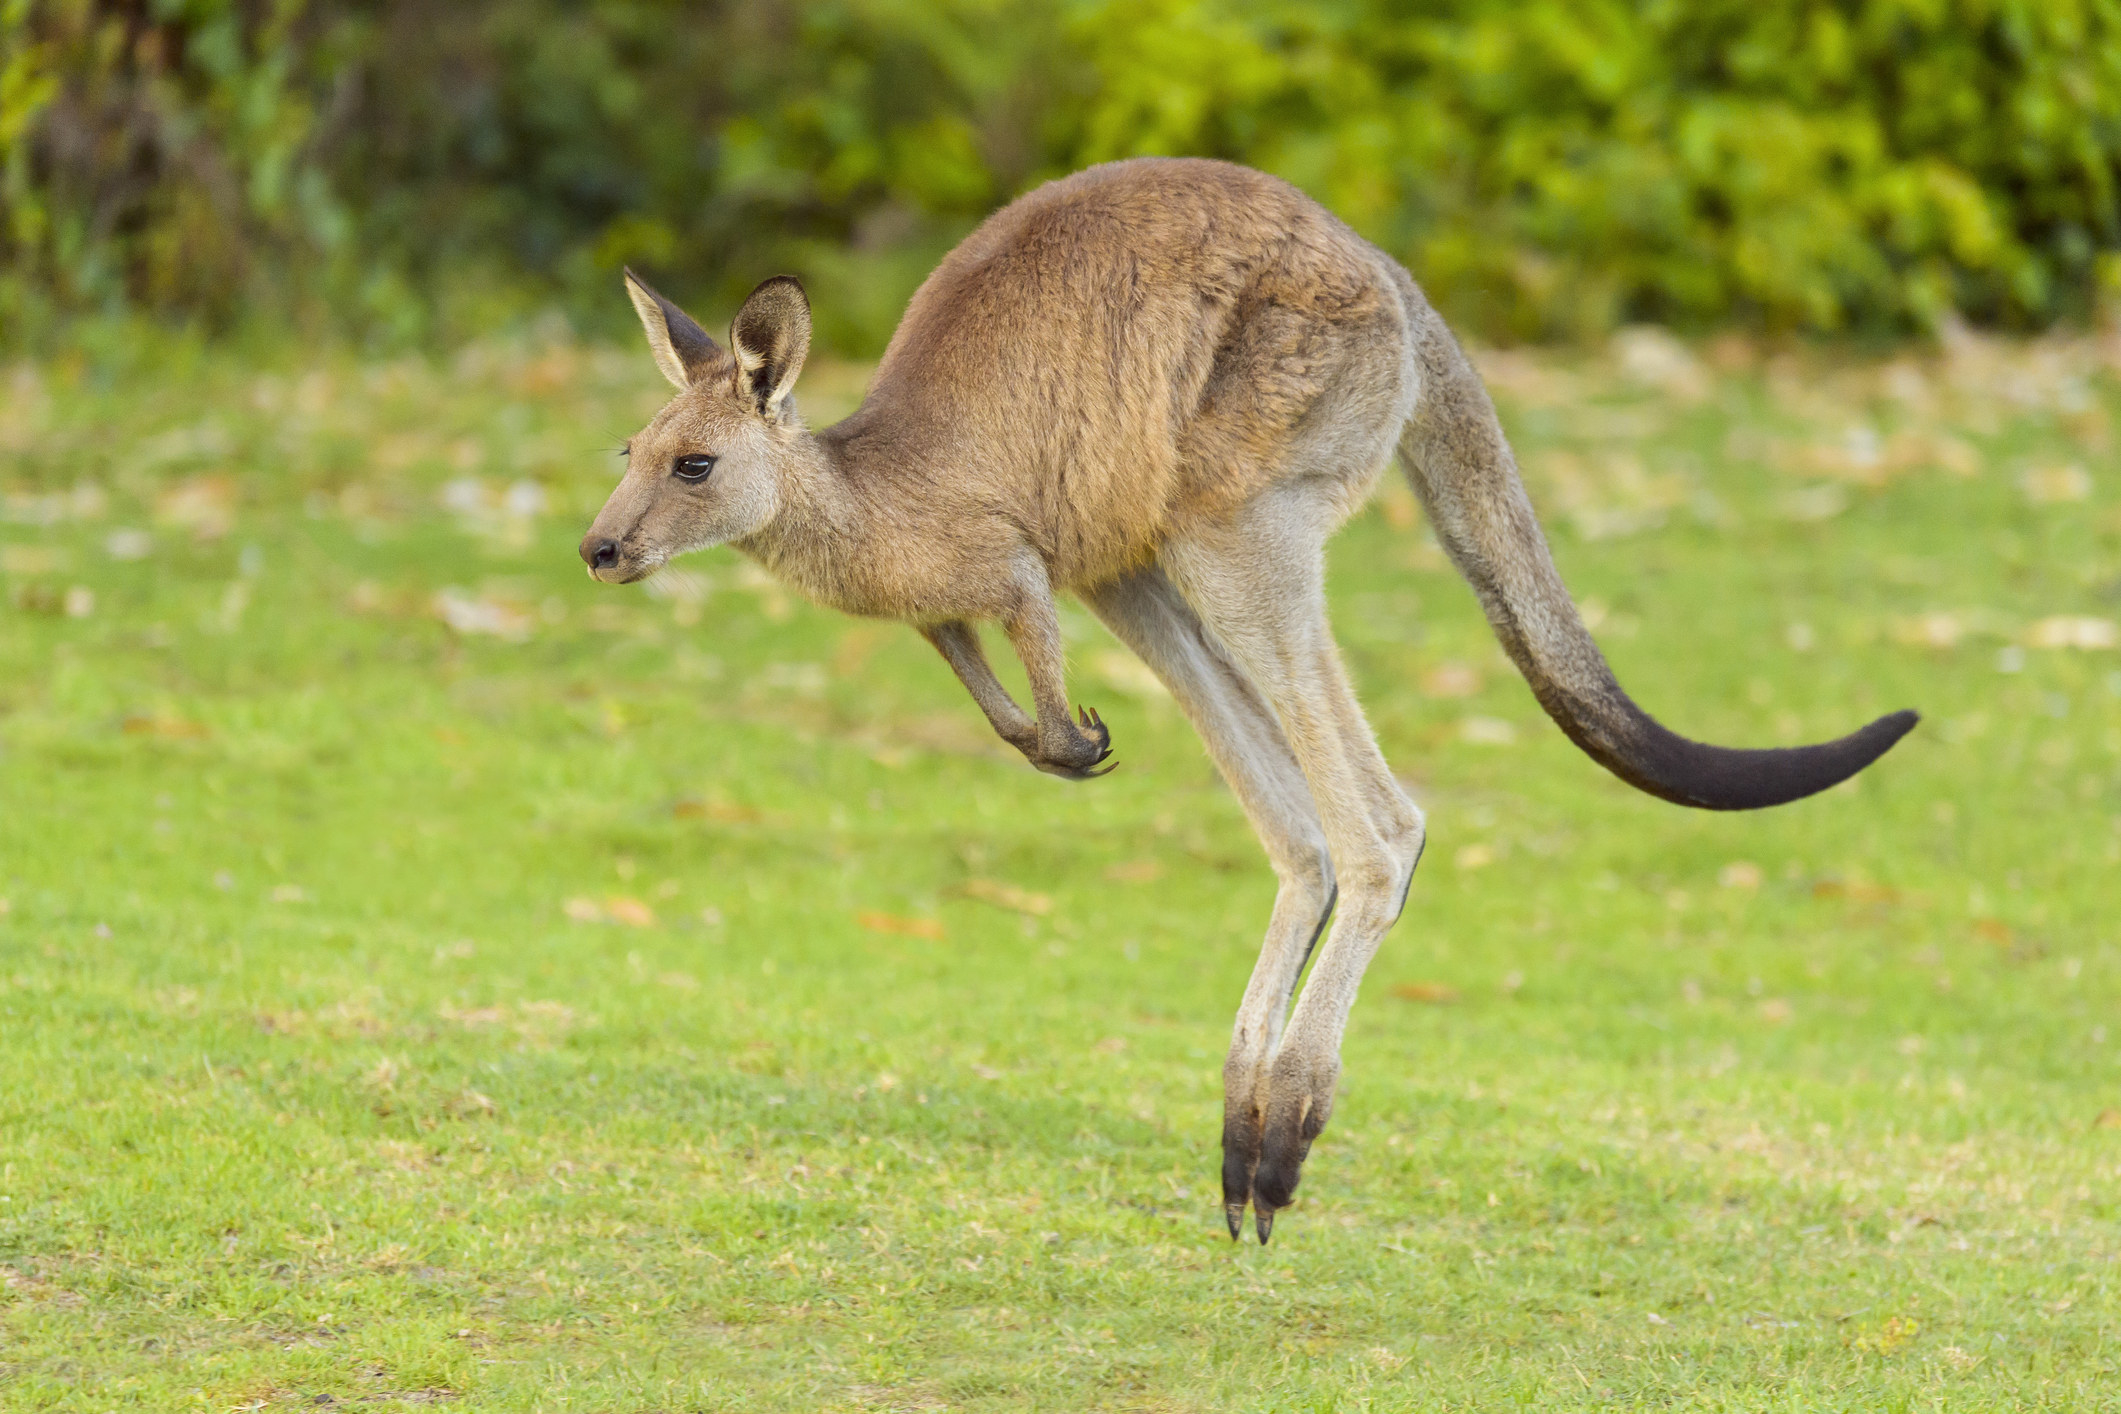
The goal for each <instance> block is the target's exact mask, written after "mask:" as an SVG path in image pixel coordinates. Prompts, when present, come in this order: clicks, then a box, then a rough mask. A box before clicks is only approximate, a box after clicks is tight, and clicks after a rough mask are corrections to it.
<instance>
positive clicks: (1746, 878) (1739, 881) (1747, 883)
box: [1716, 859, 1761, 889]
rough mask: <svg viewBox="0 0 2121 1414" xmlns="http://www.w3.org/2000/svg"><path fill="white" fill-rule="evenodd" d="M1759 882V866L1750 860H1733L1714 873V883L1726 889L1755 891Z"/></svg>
mask: <svg viewBox="0 0 2121 1414" xmlns="http://www.w3.org/2000/svg"><path fill="white" fill-rule="evenodd" d="M1760 881H1761V873H1760V866H1759V865H1757V864H1755V863H1753V862H1752V861H1750V860H1745V859H1734V860H1732V861H1731V862H1730V863H1728V864H1726V865H1724V866H1723V868H1721V869H1719V870H1717V871H1716V882H1717V883H1718V884H1720V885H1722V886H1723V887H1724V888H1726V889H1757V888H1759V887H1760Z"/></svg>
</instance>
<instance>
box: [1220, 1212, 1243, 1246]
mask: <svg viewBox="0 0 2121 1414" xmlns="http://www.w3.org/2000/svg"><path fill="white" fill-rule="evenodd" d="M1223 1217H1224V1219H1225V1220H1226V1221H1227V1222H1228V1223H1229V1224H1230V1240H1231V1241H1232V1242H1242V1241H1244V1240H1245V1205H1244V1204H1242V1203H1225V1204H1223Z"/></svg>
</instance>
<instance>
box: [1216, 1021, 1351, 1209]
mask: <svg viewBox="0 0 2121 1414" xmlns="http://www.w3.org/2000/svg"><path fill="white" fill-rule="evenodd" d="M1338 1069H1339V1068H1338V1067H1337V1066H1332V1067H1328V1068H1326V1069H1323V1070H1321V1069H1319V1068H1316V1067H1313V1066H1308V1065H1306V1064H1304V1063H1303V1061H1302V1060H1301V1058H1299V1057H1295V1056H1289V1055H1284V1056H1281V1057H1279V1058H1278V1059H1277V1060H1276V1061H1275V1063H1274V1065H1273V1066H1272V1068H1271V1069H1269V1071H1268V1072H1267V1074H1266V1075H1265V1076H1264V1077H1262V1078H1261V1081H1260V1083H1259V1085H1258V1087H1257V1088H1256V1089H1255V1090H1254V1091H1253V1092H1252V1094H1251V1096H1250V1097H1248V1098H1247V1100H1246V1101H1245V1102H1243V1103H1241V1104H1226V1105H1225V1107H1224V1114H1223V1217H1224V1219H1225V1220H1226V1221H1227V1222H1228V1223H1229V1225H1230V1236H1231V1237H1232V1238H1233V1239H1236V1238H1239V1237H1241V1236H1242V1235H1243V1232H1244V1220H1245V1204H1246V1203H1247V1201H1249V1202H1250V1203H1251V1205H1252V1224H1253V1228H1254V1230H1255V1231H1257V1232H1258V1234H1259V1243H1260V1246H1262V1247H1264V1246H1266V1244H1267V1239H1268V1238H1270V1237H1272V1236H1273V1235H1274V1215H1275V1214H1276V1213H1278V1212H1280V1211H1281V1210H1282V1209H1283V1208H1286V1207H1288V1206H1289V1205H1290V1204H1291V1203H1293V1202H1295V1201H1296V1185H1297V1183H1298V1181H1299V1180H1301V1179H1302V1177H1303V1166H1304V1160H1305V1159H1306V1158H1307V1157H1309V1155H1310V1153H1311V1141H1312V1140H1314V1139H1316V1138H1317V1137H1318V1136H1319V1134H1320V1133H1321V1132H1323V1131H1324V1129H1325V1127H1326V1118H1327V1116H1328V1115H1329V1114H1330V1113H1331V1112H1332V1109H1333V1087H1334V1085H1335V1083H1336V1082H1337V1081H1338V1079H1339V1075H1338Z"/></svg>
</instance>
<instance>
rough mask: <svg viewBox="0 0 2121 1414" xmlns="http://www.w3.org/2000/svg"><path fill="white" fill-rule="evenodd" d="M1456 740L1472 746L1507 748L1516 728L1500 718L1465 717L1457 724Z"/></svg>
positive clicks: (1515, 737) (1513, 737) (1514, 737)
mask: <svg viewBox="0 0 2121 1414" xmlns="http://www.w3.org/2000/svg"><path fill="white" fill-rule="evenodd" d="M1458 739H1459V740H1460V741H1463V742H1466V743H1467V744H1468V745H1472V746H1508V745H1510V744H1511V743H1512V742H1514V741H1516V740H1517V728H1516V727H1514V726H1512V725H1511V724H1510V723H1508V722H1506V721H1504V720H1503V719H1502V718H1500V717H1467V718H1466V719H1465V720H1464V721H1462V722H1460V723H1459V724H1458Z"/></svg>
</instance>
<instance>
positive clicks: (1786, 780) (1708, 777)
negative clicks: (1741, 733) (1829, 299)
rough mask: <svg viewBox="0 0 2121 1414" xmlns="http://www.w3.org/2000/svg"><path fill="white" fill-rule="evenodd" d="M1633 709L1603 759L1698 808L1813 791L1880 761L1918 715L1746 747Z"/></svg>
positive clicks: (1778, 800) (1755, 804)
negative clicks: (1694, 737) (1623, 741)
mask: <svg viewBox="0 0 2121 1414" xmlns="http://www.w3.org/2000/svg"><path fill="white" fill-rule="evenodd" d="M1633 705H1634V704H1632V703H1630V704H1629V706H1631V707H1632V706H1633ZM1636 712H1637V714H1638V715H1637V716H1636V719H1635V721H1634V723H1633V724H1632V725H1633V727H1634V730H1633V731H1631V732H1628V733H1627V734H1626V735H1627V736H1628V737H1631V738H1632V740H1630V741H1628V743H1627V748H1626V749H1623V750H1622V751H1620V752H1617V753H1615V755H1616V756H1618V757H1619V759H1618V760H1614V759H1607V758H1605V757H1604V756H1603V755H1601V756H1600V759H1601V760H1604V761H1605V764H1606V765H1607V766H1608V767H1610V768H1611V769H1612V770H1613V772H1614V774H1616V775H1618V776H1619V777H1620V778H1621V779H1622V780H1624V781H1627V782H1628V783H1629V784H1631V785H1634V786H1638V787H1640V788H1641V789H1643V790H1646V791H1648V792H1649V793H1650V794H1652V795H1655V796H1661V797H1662V798H1664V799H1666V800H1669V801H1673V802H1675V803H1677V804H1680V805H1691V806H1694V807H1696V808H1697V809H1701V810H1761V809H1764V808H1766V807H1767V806H1770V805H1786V804H1788V803H1789V802H1790V801H1793V800H1802V799H1804V797H1806V796H1808V795H1816V794H1818V793H1819V792H1820V791H1823V790H1826V789H1827V788H1829V787H1830V786H1837V785H1839V784H1841V783H1842V782H1843V781H1845V780H1847V779H1848V778H1849V777H1850V776H1853V775H1855V774H1856V773H1857V772H1858V771H1860V770H1862V769H1863V768H1864V767H1866V766H1868V765H1870V764H1871V763H1872V762H1873V761H1876V760H1877V759H1878V758H1879V757H1881V756H1883V755H1884V754H1885V753H1886V752H1887V751H1889V750H1891V749H1892V746H1893V743H1895V742H1897V741H1899V740H1900V738H1902V737H1904V736H1906V735H1907V734H1908V733H1909V732H1910V731H1912V730H1914V727H1915V723H1916V722H1917V721H1919V720H1921V718H1920V717H1919V716H1918V715H1917V714H1916V713H1914V712H1895V713H1893V714H1892V715H1890V716H1886V717H1880V718H1879V719H1878V720H1877V721H1875V722H1872V723H1871V724H1870V725H1869V726H1867V727H1864V728H1863V729H1862V730H1860V731H1855V732H1851V733H1850V734H1849V735H1847V736H1845V737H1842V738H1841V739H1840V740H1838V741H1825V742H1820V743H1818V744H1817V745H1815V746H1794V747H1786V748H1782V749H1778V750H1767V751H1743V750H1733V749H1731V748H1729V747H1722V746H1709V745H1706V744H1704V743H1702V742H1698V741H1689V740H1687V739H1686V738H1685V737H1683V736H1679V735H1677V734H1676V733H1673V732H1670V731H1667V730H1666V729H1665V728H1664V727H1662V726H1660V725H1659V724H1658V723H1657V722H1656V721H1654V720H1653V719H1652V718H1651V717H1650V716H1649V715H1648V714H1646V713H1642V712H1641V709H1639V708H1637V709H1636ZM1594 754H1596V753H1594Z"/></svg>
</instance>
